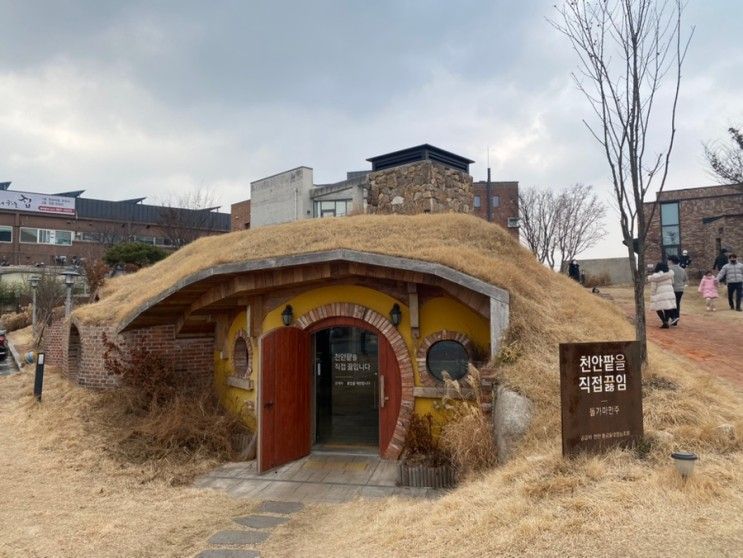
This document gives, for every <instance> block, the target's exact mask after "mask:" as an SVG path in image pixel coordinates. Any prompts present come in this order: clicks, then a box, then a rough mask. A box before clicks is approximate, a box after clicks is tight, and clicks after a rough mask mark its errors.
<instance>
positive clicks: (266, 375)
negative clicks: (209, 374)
mask: <svg viewBox="0 0 743 558" xmlns="http://www.w3.org/2000/svg"><path fill="white" fill-rule="evenodd" d="M309 345H310V343H309V335H308V334H307V333H305V332H304V331H302V330H301V329H297V328H295V327H282V328H279V329H276V330H274V331H272V332H270V333H268V334H267V335H266V336H265V337H264V338H263V341H262V344H261V380H260V390H261V393H260V398H259V404H260V406H261V409H260V416H259V421H260V451H259V461H258V463H259V467H258V468H259V472H264V471H268V470H269V469H273V468H274V467H278V466H280V465H283V464H285V463H288V462H290V461H294V460H296V459H299V458H301V457H304V456H305V455H308V454H309V453H310V380H311V374H310V372H311V371H310V359H309Z"/></svg>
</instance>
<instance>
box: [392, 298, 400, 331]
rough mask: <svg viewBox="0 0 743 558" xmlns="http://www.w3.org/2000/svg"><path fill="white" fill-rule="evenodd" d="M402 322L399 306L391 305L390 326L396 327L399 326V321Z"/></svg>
mask: <svg viewBox="0 0 743 558" xmlns="http://www.w3.org/2000/svg"><path fill="white" fill-rule="evenodd" d="M401 320H402V310H400V305H399V304H397V303H395V304H393V305H392V310H390V321H391V322H392V325H393V326H395V327H397V326H399V325H400V321H401Z"/></svg>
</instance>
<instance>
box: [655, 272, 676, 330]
mask: <svg viewBox="0 0 743 558" xmlns="http://www.w3.org/2000/svg"><path fill="white" fill-rule="evenodd" d="M648 281H650V308H651V309H652V310H655V311H656V312H657V313H658V317H659V318H660V321H661V322H663V325H662V326H660V327H662V328H663V329H668V327H669V322H670V320H671V318H673V311H674V310H675V309H676V294H675V293H674V292H673V271H669V270H668V266H667V265H666V264H664V263H662V262H661V263H658V264H657V265H656V266H655V272H654V273H653V274H652V275H650V277H648Z"/></svg>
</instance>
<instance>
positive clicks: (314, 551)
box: [0, 215, 743, 557]
mask: <svg viewBox="0 0 743 558" xmlns="http://www.w3.org/2000/svg"><path fill="white" fill-rule="evenodd" d="M338 247H347V248H355V249H359V250H368V251H372V252H379V253H385V254H392V255H401V256H407V257H415V258H419V259H424V260H431V261H437V262H440V263H443V264H446V265H449V266H451V267H454V268H456V269H459V270H462V271H464V272H467V273H470V274H472V275H475V276H477V277H480V278H482V279H484V280H487V281H490V282H492V283H494V284H496V285H498V286H501V287H504V288H506V289H508V290H509V291H510V292H511V296H512V298H511V305H512V306H511V329H510V334H509V339H508V340H507V347H506V350H505V351H504V352H503V354H502V357H503V358H501V359H500V360H499V361H498V362H497V363H495V366H494V373H495V374H496V377H497V379H498V380H499V381H501V382H503V383H505V384H507V385H509V386H510V387H511V388H513V389H515V390H517V391H519V392H520V393H522V394H524V395H526V396H528V397H529V398H530V399H531V400H532V401H533V402H534V404H535V415H534V419H533V422H532V426H531V428H530V431H529V433H528V435H527V437H526V438H525V440H524V441H523V443H522V445H521V446H520V448H519V449H518V451H517V454H516V456H515V458H514V459H513V460H512V461H511V462H509V463H507V464H505V465H502V466H500V467H497V468H496V469H494V470H492V471H490V472H489V473H487V474H485V475H483V476H481V477H478V478H473V479H471V480H470V481H469V482H466V483H464V484H463V485H462V486H460V487H459V488H458V489H456V490H454V491H452V492H451V493H449V494H447V495H446V496H444V497H442V498H440V499H437V500H432V501H406V500H399V499H388V500H373V501H358V502H353V503H349V504H345V505H337V506H312V507H309V508H307V509H306V510H305V511H304V512H302V513H300V514H298V515H296V516H294V517H293V520H292V521H291V522H290V523H289V524H288V525H286V526H283V527H280V528H278V529H276V530H275V531H274V532H273V535H272V537H271V538H270V539H269V541H268V542H267V543H265V544H264V545H263V547H262V548H261V552H262V555H263V556H369V557H376V556H427V557H428V556H483V555H491V556H525V555H538V556H596V555H601V556H675V555H678V554H679V553H683V554H688V555H692V556H736V555H738V556H739V555H741V549H743V526H742V525H743V522H741V520H740V518H741V517H743V395H742V394H741V391H740V389H739V388H736V387H734V386H732V385H731V384H728V383H726V382H725V381H724V380H719V379H718V378H716V377H714V376H712V375H710V374H708V373H706V372H704V371H703V370H700V369H699V367H698V366H696V365H695V364H694V362H692V361H689V360H687V359H685V358H684V357H682V356H680V355H679V354H678V353H673V352H668V351H665V350H663V349H662V348H660V347H658V346H654V345H651V353H650V365H649V367H648V369H647V370H646V371H645V376H644V384H645V385H644V412H645V428H646V434H647V444H646V446H645V447H644V450H645V451H644V452H643V453H642V454H639V453H637V452H635V451H629V450H628V451H619V450H617V451H614V452H611V453H608V454H606V455H602V456H594V457H582V458H580V459H575V460H570V461H566V460H563V459H562V458H561V456H560V412H559V381H558V380H559V373H558V370H559V367H558V354H557V345H558V343H560V342H567V341H590V340H619V339H630V338H631V337H632V335H633V328H632V327H631V325H630V324H629V322H628V320H627V319H626V317H625V315H624V314H623V312H622V311H621V310H620V309H619V308H618V307H617V306H616V305H614V304H612V303H611V302H608V301H606V300H603V299H602V298H599V297H597V296H595V295H592V294H590V293H589V292H587V291H585V290H584V289H582V288H581V287H580V286H578V285H577V284H576V283H575V282H573V281H570V280H569V279H567V278H566V277H564V276H560V275H558V274H555V273H552V272H551V271H549V270H547V269H545V268H544V267H542V266H541V265H539V264H538V263H537V262H535V261H534V259H533V257H532V256H531V255H530V254H529V253H528V252H526V251H525V250H524V249H523V248H521V247H520V246H518V244H517V243H516V242H514V241H513V239H511V238H510V236H508V235H507V233H505V232H503V231H502V230H500V229H498V228H497V227H494V226H492V225H489V224H487V223H486V222H484V221H482V220H479V219H476V218H473V217H467V216H455V215H447V216H432V215H422V216H415V217H394V216H392V217H352V218H344V219H329V220H322V221H321V222H317V221H314V222H312V223H311V224H308V223H307V222H304V223H301V222H300V223H292V224H288V225H282V226H280V227H266V228H263V229H257V230H255V231H246V232H240V233H232V234H231V235H227V236H222V237H214V238H207V239H202V240H200V241H198V242H195V243H193V244H191V245H189V246H187V247H185V248H183V249H182V250H179V251H178V252H176V253H175V254H174V255H172V256H170V257H168V258H167V259H166V260H164V261H163V262H161V263H159V264H157V265H155V266H153V267H152V268H149V269H145V270H143V271H141V272H139V273H137V274H135V275H132V276H128V277H123V278H120V279H117V280H115V281H112V282H111V284H110V285H108V286H107V287H106V291H105V293H104V298H103V300H102V301H101V302H100V303H98V304H94V305H90V306H88V307H86V308H81V309H79V310H78V311H77V312H76V314H77V316H78V318H79V319H82V320H88V321H96V322H99V321H105V320H109V319H112V320H121V319H124V318H125V317H126V316H127V314H128V313H130V312H131V311H133V310H134V309H135V308H136V307H137V306H138V305H141V304H142V303H144V302H145V301H147V300H149V299H151V298H153V297H156V296H157V294H158V293H159V292H162V291H163V290H164V289H165V288H167V286H169V285H171V284H172V283H173V282H174V281H176V280H178V279H180V278H183V277H185V276H187V275H189V274H190V273H193V272H194V271H196V270H198V269H202V268H204V267H207V266H210V265H215V264H219V263H226V262H230V261H237V260H240V259H254V258H257V257H267V256H277V255H282V254H287V253H297V252H302V251H313V250H321V249H329V248H338ZM680 331H681V330H680V329H679V333H680ZM674 333H677V332H676V331H674ZM31 382H32V380H31V378H30V375H18V376H15V377H7V378H0V444H1V445H0V447H2V453H1V454H0V466H1V467H2V470H3V471H4V472H5V474H4V475H3V476H2V477H0V495H2V496H1V497H2V498H4V499H5V500H4V501H5V502H9V505H2V506H0V530H1V531H0V555H7V556H19V555H30V556H80V555H91V556H188V555H189V554H193V553H195V552H196V551H197V550H198V549H200V548H203V542H204V541H205V540H206V538H207V537H208V536H209V534H211V533H212V532H213V531H215V530H217V528H218V527H223V526H225V525H227V524H228V523H229V517H231V516H233V515H235V514H236V513H237V511H238V510H241V511H245V510H247V509H249V508H250V506H251V505H253V504H252V503H251V502H235V501H232V500H230V499H229V498H227V497H226V496H222V495H219V494H214V493H209V492H201V491H196V490H194V489H191V488H188V487H185V486H173V483H172V482H170V480H172V479H178V478H183V477H184V476H188V475H187V474H186V473H188V474H193V473H194V472H196V471H197V470H205V469H206V468H208V467H209V466H210V465H211V464H212V463H210V462H209V461H208V460H201V461H199V460H197V459H195V460H192V461H191V462H190V463H189V464H188V465H183V466H181V465H178V464H176V463H167V462H165V463H163V462H159V463H151V462H146V463H142V464H139V465H137V464H132V463H129V462H126V461H125V460H122V459H121V458H120V457H117V456H116V455H115V454H113V453H112V452H111V451H110V448H111V447H112V443H113V441H115V439H116V436H118V435H120V434H119V430H118V427H117V424H116V422H115V421H112V420H111V417H110V416H107V415H106V413H105V404H104V403H105V397H106V396H105V395H102V394H98V393H93V392H90V391H85V390H82V389H80V388H76V387H73V386H71V385H69V384H68V383H67V382H66V381H64V380H63V379H61V378H59V377H58V376H56V375H54V374H50V375H49V378H48V382H47V385H46V387H45V390H46V391H45V398H44V402H43V403H42V404H41V405H37V404H36V403H34V402H33V401H32V400H31V397H30V395H29V394H30V392H31ZM677 449H688V450H692V451H695V452H697V453H698V454H699V455H700V457H701V459H700V462H699V464H698V469H697V473H696V474H695V475H694V477H692V478H691V479H690V480H689V481H688V482H686V483H685V484H684V483H682V482H681V481H680V480H679V478H678V477H677V476H676V474H675V473H674V471H673V469H672V465H671V463H670V458H669V455H670V453H671V452H672V451H674V450H677ZM183 467H187V468H189V470H188V471H183V470H182V468H183Z"/></svg>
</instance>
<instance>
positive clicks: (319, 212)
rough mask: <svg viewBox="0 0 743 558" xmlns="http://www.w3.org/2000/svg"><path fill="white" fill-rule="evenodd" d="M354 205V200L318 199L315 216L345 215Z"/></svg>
mask: <svg viewBox="0 0 743 558" xmlns="http://www.w3.org/2000/svg"><path fill="white" fill-rule="evenodd" d="M352 207H353V201H352V200H330V201H316V202H315V217H343V216H344V215H347V214H348V212H349V211H350V210H351V208H352Z"/></svg>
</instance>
